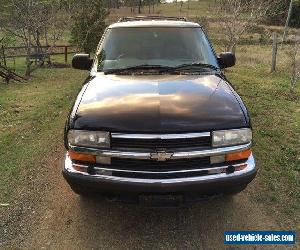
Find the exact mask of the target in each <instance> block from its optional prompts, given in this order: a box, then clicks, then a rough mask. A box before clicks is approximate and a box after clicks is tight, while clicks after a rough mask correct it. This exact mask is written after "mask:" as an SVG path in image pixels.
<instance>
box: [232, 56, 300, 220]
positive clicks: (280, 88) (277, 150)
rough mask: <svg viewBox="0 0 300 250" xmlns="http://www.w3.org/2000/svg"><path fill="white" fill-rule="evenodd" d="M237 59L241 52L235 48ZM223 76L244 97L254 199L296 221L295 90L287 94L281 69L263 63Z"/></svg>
mask: <svg viewBox="0 0 300 250" xmlns="http://www.w3.org/2000/svg"><path fill="white" fill-rule="evenodd" d="M239 55H240V59H241V58H245V57H247V54H243V53H241V52H240V54H239ZM227 76H228V78H229V79H230V80H231V81H232V82H233V85H234V86H235V89H236V90H237V92H238V93H239V94H240V96H241V97H242V98H243V100H244V101H245V103H246V105H247V107H248V109H249V112H250V115H251V118H252V125H253V131H254V153H255V156H256V160H257V165H258V167H259V174H258V177H257V178H258V183H260V185H259V186H258V187H257V188H258V190H256V191H255V192H254V195H255V198H256V200H258V201H261V202H262V203H263V204H265V205H267V206H268V208H269V209H268V210H269V211H270V212H272V213H276V211H281V212H282V214H286V215H288V218H289V219H291V220H294V221H297V220H298V221H299V220H300V144H299V140H300V126H299V124H300V102H299V97H300V88H299V86H298V87H297V89H296V92H295V93H291V92H290V88H289V75H288V73H287V72H283V71H282V72H280V71H279V72H278V73H274V74H271V73H270V71H269V66H268V65H257V64H252V65H251V64H249V62H248V63H247V64H243V59H241V64H240V65H237V66H236V67H235V68H233V69H230V70H228V73H227ZM291 214H293V216H290V215H291Z"/></svg>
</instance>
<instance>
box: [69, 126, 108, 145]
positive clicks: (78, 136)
mask: <svg viewBox="0 0 300 250" xmlns="http://www.w3.org/2000/svg"><path fill="white" fill-rule="evenodd" d="M68 142H69V144H70V145H72V146H83V147H94V148H109V147H110V134H109V133H108V132H101V131H85V130H70V131H69V133H68Z"/></svg>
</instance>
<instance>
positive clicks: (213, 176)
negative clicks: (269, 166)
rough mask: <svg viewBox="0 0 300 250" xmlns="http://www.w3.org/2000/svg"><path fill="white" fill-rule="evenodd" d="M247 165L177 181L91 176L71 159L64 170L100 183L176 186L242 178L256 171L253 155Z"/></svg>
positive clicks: (66, 161) (67, 158)
mask: <svg viewBox="0 0 300 250" xmlns="http://www.w3.org/2000/svg"><path fill="white" fill-rule="evenodd" d="M244 164H247V167H246V168H245V169H243V170H241V171H235V172H234V173H232V174H227V173H220V174H211V175H206V176H199V177H187V178H175V179H139V178H125V177H116V176H108V175H90V174H88V173H84V172H79V171H76V170H75V169H74V168H73V166H72V161H71V160H70V158H69V157H66V159H65V166H64V169H65V171H66V172H67V173H70V174H75V175H78V176H86V177H87V178H93V179H97V180H98V181H110V182H116V183H120V182H122V183H128V184H130V183H142V184H174V183H189V182H201V181H207V180H218V179H221V178H222V179H223V178H232V177H237V176H242V175H244V174H247V173H250V172H253V171H255V169H256V167H255V161H254V158H253V155H252V154H251V156H250V157H249V158H248V160H247V161H246V162H245V163H244Z"/></svg>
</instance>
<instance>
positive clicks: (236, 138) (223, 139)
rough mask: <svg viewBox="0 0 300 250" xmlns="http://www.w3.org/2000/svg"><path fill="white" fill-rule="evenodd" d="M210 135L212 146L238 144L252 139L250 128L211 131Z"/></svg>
mask: <svg viewBox="0 0 300 250" xmlns="http://www.w3.org/2000/svg"><path fill="white" fill-rule="evenodd" d="M212 135H213V136H212V146H213V147H223V146H231V145H240V144H246V143H249V142H251V141H252V131H251V129H250V128H242V129H232V130H219V131H213V134H212Z"/></svg>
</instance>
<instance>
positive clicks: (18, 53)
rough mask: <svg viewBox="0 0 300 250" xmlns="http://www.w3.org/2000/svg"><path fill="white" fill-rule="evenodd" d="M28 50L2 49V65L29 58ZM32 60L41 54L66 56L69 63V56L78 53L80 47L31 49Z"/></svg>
mask: <svg viewBox="0 0 300 250" xmlns="http://www.w3.org/2000/svg"><path fill="white" fill-rule="evenodd" d="M27 50H28V48H27V47H25V46H19V47H4V46H1V48H0V64H1V63H3V64H4V65H6V62H7V60H8V59H13V60H15V59H16V58H22V57H27ZM30 51H31V55H30V57H31V58H34V57H38V55H39V54H41V53H42V54H44V55H47V56H52V55H64V59H65V63H66V64H67V63H68V55H69V54H74V53H76V52H78V47H77V46H74V45H56V46H41V47H31V48H30Z"/></svg>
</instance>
